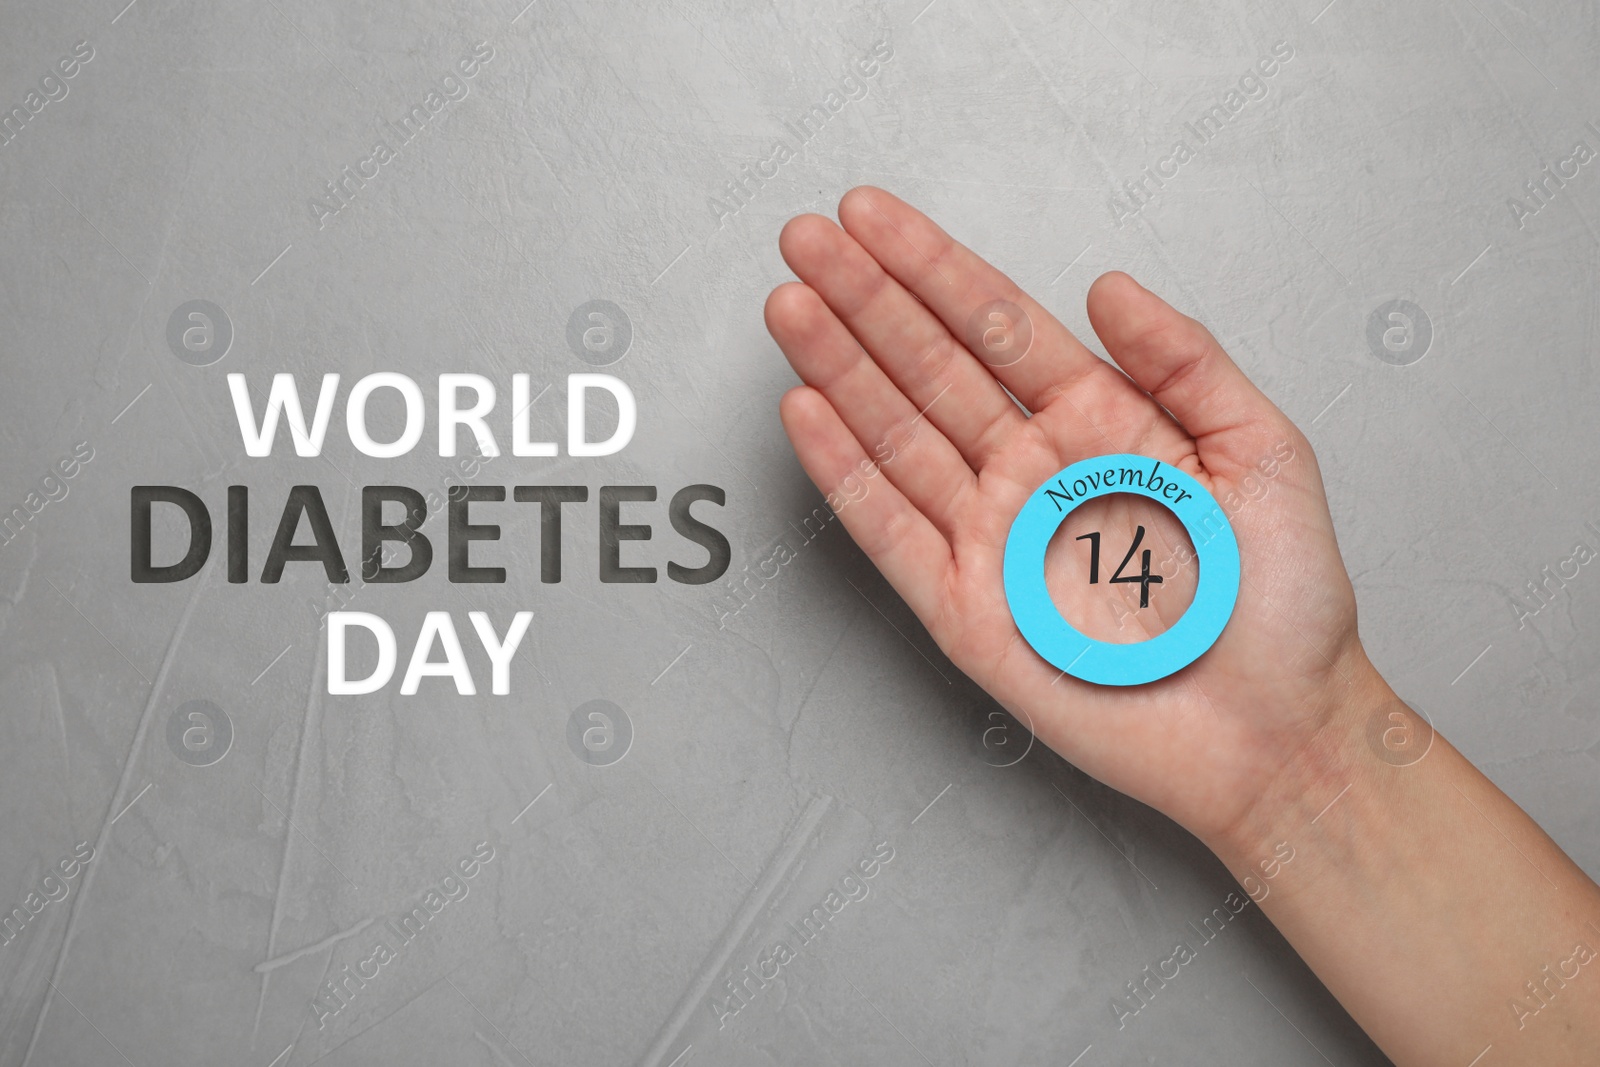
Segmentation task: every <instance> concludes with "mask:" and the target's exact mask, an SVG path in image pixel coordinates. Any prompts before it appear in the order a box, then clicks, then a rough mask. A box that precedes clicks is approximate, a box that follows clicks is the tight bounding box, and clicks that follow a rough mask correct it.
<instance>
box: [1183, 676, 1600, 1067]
mask: <svg viewBox="0 0 1600 1067" xmlns="http://www.w3.org/2000/svg"><path fill="white" fill-rule="evenodd" d="M1352 677H1354V678H1355V679H1356V680H1355V681H1353V682H1352V683H1351V684H1350V692H1349V696H1348V699H1347V700H1346V701H1344V702H1343V705H1342V709H1341V711H1340V713H1339V714H1338V715H1337V716H1336V717H1335V719H1334V720H1333V721H1332V722H1331V723H1330V724H1329V726H1328V727H1327V728H1326V729H1324V730H1323V731H1322V733H1321V734H1320V735H1319V736H1318V738H1317V740H1316V741H1315V742H1314V743H1313V744H1312V745H1310V746H1307V748H1306V749H1304V750H1303V751H1302V752H1300V753H1298V754H1297V755H1296V757H1295V758H1294V759H1293V760H1292V761H1291V763H1290V764H1289V765H1287V766H1285V767H1284V768H1283V770H1282V773H1281V774H1279V775H1278V776H1277V777H1276V778H1275V779H1274V781H1273V782H1272V783H1271V784H1270V785H1269V786H1268V787H1267V790H1266V792H1265V794H1264V796H1263V799H1262V801H1261V803H1259V804H1257V805H1255V806H1254V807H1253V809H1252V814H1251V816H1250V817H1249V818H1247V819H1246V820H1244V821H1243V822H1242V823H1241V824H1240V825H1238V826H1236V827H1233V828H1231V829H1230V830H1229V831H1228V833H1227V834H1226V835H1225V836H1224V837H1223V838H1222V839H1220V840H1216V841H1210V842H1208V844H1210V845H1211V847H1212V848H1213V849H1214V850H1215V851H1216V852H1217V853H1218V855H1219V856H1220V857H1221V858H1222V860H1223V861H1224V862H1225V863H1226V864H1227V865H1228V867H1229V869H1230V870H1232V871H1233V873H1234V875H1235V876H1236V877H1238V878H1239V879H1240V882H1241V884H1242V885H1244V887H1245V889H1246V890H1247V891H1248V892H1250V894H1251V896H1252V898H1253V899H1256V900H1257V901H1258V903H1259V904H1260V906H1261V908H1262V910H1263V911H1264V912H1266V914H1267V915H1268V917H1270V918H1271V919H1272V921H1273V922H1274V923H1275V924H1276V925H1277V927H1278V929H1279V930H1280V931H1282V933H1283V934H1284V936H1285V937H1287V938H1288V940H1289V941H1290V943H1291V944H1293V945H1294V947H1295V949H1296V950H1297V951H1298V952H1299V953H1300V954H1301V956H1302V957H1304V959H1305V960H1306V962H1307V963H1308V964H1309V965H1310V966H1311V968H1312V969H1313V970H1314V971H1315V972H1316V973H1317V975H1318V976H1319V977H1320V978H1321V979H1322V981H1323V982H1324V983H1325V984H1326V985H1327V986H1328V988H1329V989H1330V990H1331V991H1332V992H1333V994H1334V995H1335V996H1336V997H1338V998H1339V1001H1340V1002H1341V1003H1342V1004H1343V1005H1344V1006H1345V1008H1346V1009H1347V1010H1348V1011H1349V1012H1350V1013H1351V1015H1352V1016H1353V1017H1354V1018H1355V1020H1356V1021H1357V1022H1358V1023H1359V1024H1360V1025H1361V1026H1362V1028H1363V1029H1365V1030H1366V1031H1367V1033H1368V1034H1369V1035H1370V1036H1371V1037H1372V1038H1373V1040H1374V1041H1376V1042H1377V1043H1378V1045H1379V1046H1380V1047H1382V1048H1383V1050H1384V1051H1385V1052H1386V1053H1388V1055H1389V1056H1390V1057H1391V1058H1392V1059H1394V1061H1395V1062H1396V1063H1398V1064H1400V1065H1402V1067H1412V1065H1420V1064H1447V1065H1450V1067H1466V1065H1467V1064H1469V1063H1475V1062H1481V1063H1482V1064H1484V1065H1488V1064H1491V1063H1499V1064H1504V1063H1539V1064H1565V1063H1578V1062H1586V1063H1588V1062H1594V1057H1595V1056H1596V1055H1597V1054H1600V1053H1597V1050H1600V955H1597V953H1600V889H1597V888H1596V886H1595V884H1594V883H1593V882H1592V881H1591V880H1590V879H1589V878H1588V877H1587V876H1586V875H1585V874H1584V873H1583V871H1582V870H1580V869H1579V868H1578V867H1577V866H1576V865H1575V864H1574V863H1573V862H1572V861H1571V860H1569V859H1568V858H1567V857H1566V855H1565V854H1564V853H1563V852H1562V851H1561V850H1560V849H1559V848H1558V847H1557V846H1556V844H1555V843H1554V842H1553V841H1551V840H1550V838H1549V837H1548V836H1547V835H1546V834H1545V833H1544V832H1543V831H1542V830H1541V829H1540V828H1539V827H1538V825H1537V824H1535V823H1534V822H1533V820H1532V819H1530V818H1529V817H1528V816H1527V814H1526V813H1524V812H1523V811H1522V810H1521V809H1520V808H1518V807H1517V806H1516V805H1515V804H1514V803H1512V801H1511V800H1510V799H1509V798H1508V797H1506V796H1505V794H1503V793H1502V792H1500V790H1498V789H1497V788H1495V786H1494V785H1493V784H1492V783H1491V782H1489V780H1488V779H1487V778H1485V777H1484V776H1483V775H1482V774H1480V773H1479V772H1478V771H1477V769H1476V768H1474V767H1473V766H1472V765H1471V764H1470V763H1469V762H1467V760H1466V759H1465V758H1464V757H1462V756H1461V755H1460V753H1458V752H1456V750H1455V749H1454V748H1452V747H1451V746H1450V745H1449V744H1448V743H1447V742H1446V741H1445V740H1444V739H1443V738H1442V737H1440V736H1437V735H1436V734H1435V735H1433V736H1432V743H1431V746H1426V744H1425V742H1426V739H1427V736H1428V733H1429V731H1428V728H1427V727H1426V726H1425V725H1424V724H1422V723H1421V721H1420V720H1417V719H1415V718H1414V717H1412V718H1409V720H1408V719H1407V718H1405V717H1402V718H1391V717H1390V716H1391V713H1395V714H1402V715H1404V714H1405V713H1404V712H1403V711H1402V710H1401V709H1403V705H1401V704H1400V702H1399V701H1398V700H1397V699H1396V698H1395V697H1394V695H1393V693H1392V691H1391V690H1389V688H1388V686H1387V685H1385V684H1384V683H1383V681H1382V679H1381V678H1379V677H1378V676H1377V674H1376V672H1375V671H1370V669H1367V668H1365V667H1364V666H1363V669H1362V670H1360V671H1358V672H1356V673H1355V674H1354V675H1352ZM1386 730H1387V731H1389V737H1388V740H1389V745H1387V746H1385V745H1384V744H1383V738H1384V732H1385V731H1386ZM1408 742H1409V744H1408ZM1424 751H1425V754H1423V753H1424ZM1418 757H1420V758H1418ZM1413 760H1414V762H1412V761H1413ZM1286 855H1288V856H1291V858H1290V859H1288V860H1287V861H1285V860H1284V859H1283V857H1284V856H1286ZM1490 1046H1492V1052H1491V1053H1490V1054H1489V1055H1488V1056H1484V1057H1483V1059H1482V1060H1481V1061H1478V1060H1476V1059H1475V1058H1476V1057H1479V1056H1480V1054H1482V1053H1483V1051H1484V1050H1485V1049H1486V1048H1488V1047H1490Z"/></svg>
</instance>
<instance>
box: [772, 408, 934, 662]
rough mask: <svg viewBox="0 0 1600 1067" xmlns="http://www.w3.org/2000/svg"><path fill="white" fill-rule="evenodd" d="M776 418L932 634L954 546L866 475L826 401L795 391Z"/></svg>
mask: <svg viewBox="0 0 1600 1067" xmlns="http://www.w3.org/2000/svg"><path fill="white" fill-rule="evenodd" d="M778 412H779V414H780V415H781V416H782V418H783V428H784V431H785V432H786V433H788V435H789V440H790V442H791V443H793V445H794V450H795V454H796V455H797V456H799V457H800V465H801V466H802V467H804V468H805V471H806V473H807V474H808V475H810V476H811V480H812V481H813V482H815V483H816V486H817V488H818V489H820V490H822V492H823V494H824V495H825V496H826V497H827V498H828V503H829V506H830V507H833V508H834V511H835V512H836V513H837V514H838V516H839V518H840V519H841V520H842V521H843V522H844V526H845V529H846V530H849V531H850V536H851V537H852V538H854V539H855V542H856V544H858V545H860V546H861V550H862V551H863V552H865V553H866V554H867V557H868V558H869V559H871V560H872V562H873V563H874V564H875V565H876V566H877V568H878V570H879V571H881V572H882V573H883V576H884V577H885V578H886V579H888V581H889V584H890V585H892V586H894V588H895V592H897V593H899V594H900V597H901V598H902V599H903V600H905V602H906V603H907V604H909V605H910V606H911V610H912V611H914V612H916V614H917V617H918V618H919V619H921V620H922V621H923V623H924V624H925V625H929V626H930V629H931V624H932V622H933V620H936V619H937V618H938V617H939V603H940V601H939V592H940V590H941V589H943V588H944V583H945V578H946V576H947V574H948V572H949V569H950V562H951V556H950V545H949V543H948V542H946V541H945V539H944V538H943V537H942V536H941V535H940V534H939V531H938V530H936V529H935V528H934V526H933V524H932V523H931V522H929V521H928V519H927V516H925V515H923V514H922V513H921V512H919V511H918V510H917V509H916V508H915V507H913V506H912V504H911V502H910V501H909V500H907V499H906V497H905V494H903V493H901V492H900V490H899V489H898V488H896V487H895V486H894V485H893V484H891V483H890V482H889V481H888V479H886V478H883V477H880V476H875V475H873V474H870V473H867V472H870V471H872V470H873V463H872V461H871V460H870V459H868V458H867V454H866V452H865V451H864V450H863V449H862V447H861V442H860V441H858V440H857V439H856V437H855V435H854V434H852V433H851V432H850V430H849V428H848V427H846V426H845V424H844V420H843V419H841V418H840V417H839V414H838V412H836V411H835V410H834V409H833V406H832V405H831V404H829V403H828V400H827V398H826V397H824V396H823V395H822V394H821V393H819V392H818V391H817V390H815V389H812V388H809V387H808V386H800V387H798V388H795V389H791V390H790V391H789V392H788V393H786V394H785V395H784V398H783V400H782V401H781V402H780V403H779V405H778ZM935 636H937V635H935Z"/></svg>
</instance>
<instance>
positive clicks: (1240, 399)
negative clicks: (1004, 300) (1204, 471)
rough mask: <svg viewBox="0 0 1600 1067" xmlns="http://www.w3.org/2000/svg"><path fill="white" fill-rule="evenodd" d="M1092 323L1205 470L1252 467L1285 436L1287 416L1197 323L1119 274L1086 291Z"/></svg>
mask: <svg viewBox="0 0 1600 1067" xmlns="http://www.w3.org/2000/svg"><path fill="white" fill-rule="evenodd" d="M1088 311H1089V322H1090V324H1091V325H1092V326H1093V327H1094V332H1095V333H1096V334H1097V335H1098V336H1099V338H1100V340H1101V342H1102V343H1103V344H1104V345H1105V346H1106V351H1107V352H1108V353H1109V354H1110V355H1111V358H1112V359H1114V360H1116V362H1117V365H1118V366H1120V367H1121V368H1122V369H1123V370H1124V371H1125V372H1127V375H1128V377H1130V378H1132V379H1133V380H1134V382H1135V384H1137V385H1138V386H1139V387H1140V388H1141V389H1143V390H1144V391H1145V392H1147V393H1149V394H1150V395H1151V396H1152V397H1154V398H1155V400H1156V402H1157V403H1158V404H1160V405H1161V406H1162V407H1164V408H1166V409H1167V411H1169V412H1171V413H1172V417H1173V418H1175V419H1177V420H1178V422H1179V424H1181V425H1182V426H1183V428H1184V430H1185V431H1187V432H1188V434H1189V436H1191V437H1193V438H1194V440H1195V443H1196V445H1197V446H1198V448H1199V450H1200V460H1201V462H1202V463H1205V464H1206V466H1207V467H1208V468H1213V469H1214V465H1215V463H1216V462H1217V461H1219V460H1220V461H1223V462H1227V461H1229V460H1231V461H1233V462H1236V463H1243V464H1249V463H1252V462H1254V459H1255V456H1256V453H1257V452H1259V451H1260V450H1261V449H1262V448H1263V447H1266V446H1269V445H1270V443H1271V442H1272V441H1276V440H1281V439H1282V438H1283V436H1284V435H1285V434H1294V435H1295V436H1296V438H1298V436H1299V432H1298V431H1297V430H1296V429H1295V428H1294V425H1293V424H1292V423H1291V422H1290V421H1289V419H1288V417H1287V416H1285V415H1284V414H1283V412H1281V411H1279V410H1278V408H1277V406H1276V405H1274V404H1273V403H1272V401H1271V400H1268V399H1267V397H1266V394H1264V393H1262V392H1261V390H1260V389H1257V388H1256V387H1255V384H1254V383H1252V382H1251V381H1250V379H1249V378H1248V377H1247V376H1246V375H1245V373H1244V371H1242V370H1240V369H1239V367H1238V365H1237V364H1236V363H1234V362H1233V360H1232V359H1231V358H1229V356H1228V354H1227V353H1226V352H1224V351H1223V350H1222V346H1221V345H1220V344H1218V343H1217V339H1216V338H1215V337H1213V336H1211V331H1209V330H1207V329H1206V328H1205V327H1204V326H1202V325H1201V324H1200V323H1198V322H1196V321H1195V320H1194V319H1191V318H1190V317H1189V316H1187V315H1185V314H1183V313H1182V312H1179V311H1177V310H1176V309H1174V308H1173V307H1172V305H1170V304H1168V303H1167V302H1166V301H1165V300H1162V299H1161V298H1160V297H1159V296H1156V295H1155V294H1154V293H1152V292H1150V290H1148V289H1146V288H1144V287H1143V286H1142V285H1140V284H1139V283H1138V282H1136V281H1134V280H1133V279H1132V278H1130V277H1129V276H1128V275H1126V274H1124V273H1122V272H1121V271H1112V272H1111V273H1109V274H1103V275H1101V276H1100V277H1099V278H1097V279H1095V283H1094V284H1093V285H1092V286H1090V287H1089V297H1088Z"/></svg>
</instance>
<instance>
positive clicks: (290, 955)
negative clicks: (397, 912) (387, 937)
mask: <svg viewBox="0 0 1600 1067" xmlns="http://www.w3.org/2000/svg"><path fill="white" fill-rule="evenodd" d="M371 925H372V919H371V918H366V919H362V920H361V921H360V922H358V923H356V924H355V925H354V926H352V927H350V929H348V930H340V931H339V932H338V933H336V934H329V935H328V936H327V937H325V938H323V939H322V940H321V941H318V942H317V943H316V944H314V945H307V946H305V947H304V948H297V949H295V950H294V951H293V952H286V953H284V954H283V955H282V956H278V957H276V958H275V959H270V960H263V961H262V962H260V963H258V964H256V965H255V972H256V973H257V974H266V973H267V972H268V971H275V970H277V969H278V968H279V967H286V966H288V965H289V964H291V963H293V962H294V961H295V960H298V959H302V958H304V957H306V956H310V955H314V954H315V953H318V952H321V951H322V950H323V949H325V948H332V947H333V946H334V945H337V944H338V943H339V942H341V941H343V940H345V939H346V938H351V937H354V936H356V935H357V934H359V933H360V932H361V931H363V930H365V929H366V928H367V927H369V926H371Z"/></svg>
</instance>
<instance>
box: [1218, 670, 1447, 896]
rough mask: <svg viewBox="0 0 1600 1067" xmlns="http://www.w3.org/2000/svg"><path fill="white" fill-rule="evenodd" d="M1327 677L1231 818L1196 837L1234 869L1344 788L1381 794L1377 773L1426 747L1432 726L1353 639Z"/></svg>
mask: <svg viewBox="0 0 1600 1067" xmlns="http://www.w3.org/2000/svg"><path fill="white" fill-rule="evenodd" d="M1335 678H1336V679H1337V681H1336V683H1335V684H1334V685H1332V686H1330V687H1329V689H1328V691H1327V694H1326V703H1325V704H1323V706H1321V707H1317V708H1313V709H1310V714H1311V717H1312V719H1313V721H1315V722H1316V723H1317V725H1316V726H1315V727H1314V728H1313V729H1312V730H1311V731H1310V732H1309V733H1308V734H1307V735H1306V736H1304V737H1303V738H1301V739H1300V740H1299V741H1298V742H1297V743H1296V744H1295V745H1294V746H1293V747H1291V748H1289V749H1287V750H1286V751H1285V753H1284V755H1283V756H1282V758H1281V759H1280V760H1279V761H1278V762H1277V764H1276V766H1275V767H1274V768H1273V769H1272V770H1271V771H1270V773H1269V775H1268V776H1267V778H1266V780H1265V782H1264V783H1263V784H1262V786H1261V788H1260V789H1259V790H1258V791H1257V793H1256V796H1255V798H1254V799H1253V800H1252V802H1251V803H1250V805H1249V806H1248V807H1247V808H1245V810H1244V811H1243V813H1242V814H1241V815H1240V816H1239V817H1238V818H1236V819H1234V820H1233V821H1232V822H1231V823H1230V824H1229V825H1228V826H1226V827H1224V828H1222V829H1221V830H1219V831H1218V832H1216V833H1213V834H1209V835H1205V836H1203V837H1202V840H1203V841H1204V842H1205V844H1206V845H1207V847H1209V848H1210V849H1211V850H1212V851H1213V852H1215V853H1216V854H1217V856H1218V857H1219V858H1221V859H1222V861H1223V862H1224V863H1225V864H1226V865H1227V866H1228V867H1229V869H1231V870H1233V871H1234V873H1235V874H1236V875H1243V874H1245V873H1248V872H1249V871H1250V870H1252V869H1254V868H1255V867H1257V866H1258V865H1259V862H1260V861H1262V860H1263V859H1264V858H1266V857H1270V856H1272V855H1273V854H1274V850H1275V849H1276V848H1277V847H1278V846H1279V845H1280V843H1282V842H1285V841H1290V842H1292V841H1294V840H1296V839H1304V837H1305V836H1306V835H1307V834H1308V833H1309V832H1312V828H1314V827H1315V826H1316V824H1317V823H1318V822H1319V821H1321V820H1322V818H1323V816H1324V815H1325V814H1326V813H1327V812H1328V811H1330V810H1331V809H1332V808H1333V806H1334V805H1337V804H1341V803H1344V802H1346V801H1348V800H1350V799H1351V797H1350V794H1352V793H1356V794H1358V795H1359V797H1360V799H1362V800H1364V801H1365V800H1369V799H1373V798H1374V795H1375V794H1382V793H1387V792H1388V791H1389V788H1390V787H1391V785H1392V784H1393V783H1392V782H1391V780H1390V777H1389V776H1388V775H1387V774H1385V773H1383V772H1385V771H1387V770H1390V769H1393V768H1397V767H1405V766H1408V765H1410V764H1413V763H1416V762H1418V761H1419V760H1420V759H1421V758H1422V757H1423V756H1424V755H1425V754H1426V753H1427V752H1428V750H1429V748H1430V746H1431V744H1432V742H1433V729H1432V727H1431V726H1430V725H1429V724H1428V723H1427V721H1426V720H1424V719H1422V718H1421V717H1420V716H1418V715H1417V714H1416V712H1414V711H1412V710H1411V709H1410V708H1408V707H1407V706H1406V705H1405V703H1404V702H1402V701H1401V700H1400V698H1399V697H1398V696H1396V695H1395V692H1394V690H1393V689H1391V688H1390V687H1389V685H1388V683H1387V682H1385V681H1384V679H1383V677H1382V675H1380V674H1379V673H1378V671H1377V669H1376V668H1375V667H1373V666H1372V664H1371V662H1370V661H1369V660H1367V658H1366V655H1365V653H1364V652H1362V651H1361V650H1360V647H1359V646H1356V647H1355V648H1354V649H1353V650H1352V654H1351V655H1349V656H1347V657H1344V662H1343V663H1341V664H1340V667H1339V669H1338V670H1337V671H1336V673H1335ZM1352 806H1353V807H1354V806H1355V805H1352ZM1362 807H1365V805H1364V804H1363V805H1362ZM1246 888H1247V889H1248V888H1250V887H1249V886H1247V887H1246Z"/></svg>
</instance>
